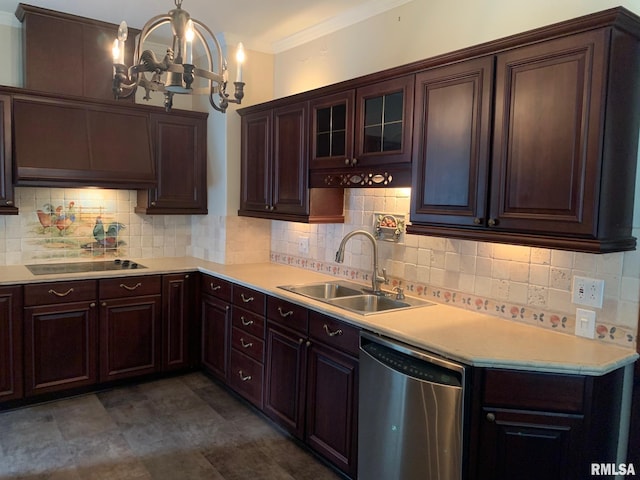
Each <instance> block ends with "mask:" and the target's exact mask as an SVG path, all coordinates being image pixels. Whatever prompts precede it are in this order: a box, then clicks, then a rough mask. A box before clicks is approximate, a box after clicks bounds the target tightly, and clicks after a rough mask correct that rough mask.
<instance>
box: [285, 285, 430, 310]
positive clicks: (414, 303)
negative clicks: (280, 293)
mask: <svg viewBox="0 0 640 480" xmlns="http://www.w3.org/2000/svg"><path fill="white" fill-rule="evenodd" d="M278 288H282V289H283V290H287V291H288V292H292V293H297V294H299V295H304V296H305V297H310V298H313V299H315V300H319V301H321V302H325V303H327V304H329V305H333V306H335V307H340V308H343V309H345V310H349V311H351V312H355V313H359V314H360V315H370V314H372V313H382V312H390V311H394V310H402V309H406V308H414V307H425V306H429V305H433V303H431V302H427V301H426V300H421V299H418V298H413V297H405V298H403V299H396V298H395V295H394V294H392V293H386V294H384V295H372V294H369V293H365V288H366V287H364V286H362V285H358V284H357V283H351V282H346V281H336V282H322V283H309V284H306V285H282V286H279V287H278Z"/></svg>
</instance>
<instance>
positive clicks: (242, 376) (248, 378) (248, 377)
mask: <svg viewBox="0 0 640 480" xmlns="http://www.w3.org/2000/svg"><path fill="white" fill-rule="evenodd" d="M238 374H239V375H240V380H242V381H243V382H247V381H249V380H251V375H245V374H244V373H242V370H240V371H238Z"/></svg>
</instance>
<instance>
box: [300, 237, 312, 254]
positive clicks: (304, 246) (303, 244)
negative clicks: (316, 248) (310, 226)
mask: <svg viewBox="0 0 640 480" xmlns="http://www.w3.org/2000/svg"><path fill="white" fill-rule="evenodd" d="M298 253H309V237H298Z"/></svg>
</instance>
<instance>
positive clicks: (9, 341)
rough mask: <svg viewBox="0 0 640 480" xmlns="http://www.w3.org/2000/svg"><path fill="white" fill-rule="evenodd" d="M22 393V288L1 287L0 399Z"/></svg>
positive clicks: (9, 398)
mask: <svg viewBox="0 0 640 480" xmlns="http://www.w3.org/2000/svg"><path fill="white" fill-rule="evenodd" d="M22 395H23V389H22V288H21V287H0V401H6V400H15V399H19V398H22Z"/></svg>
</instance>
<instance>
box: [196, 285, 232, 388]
mask: <svg viewBox="0 0 640 480" xmlns="http://www.w3.org/2000/svg"><path fill="white" fill-rule="evenodd" d="M230 311H231V306H230V305H229V304H228V303H227V302H224V301H222V300H220V299H218V298H216V297H212V296H211V295H203V296H202V303H201V315H202V318H201V323H202V325H201V328H202V333H201V334H202V338H201V342H202V343H201V362H202V366H203V367H204V368H205V369H207V371H209V372H210V373H212V374H213V375H215V376H217V377H218V378H220V379H222V380H225V379H226V378H227V370H228V364H229V350H228V348H229V347H228V344H229V328H230V322H231V320H230Z"/></svg>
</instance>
